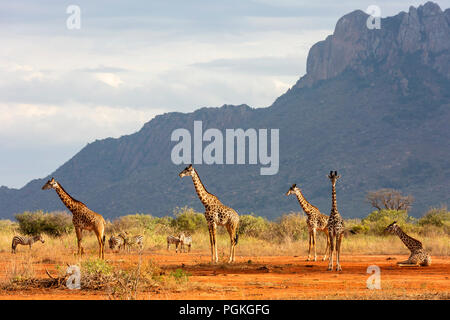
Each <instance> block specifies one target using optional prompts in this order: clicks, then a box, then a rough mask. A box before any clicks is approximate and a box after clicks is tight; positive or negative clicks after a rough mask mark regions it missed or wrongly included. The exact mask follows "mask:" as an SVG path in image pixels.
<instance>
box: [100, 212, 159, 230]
mask: <svg viewBox="0 0 450 320" xmlns="http://www.w3.org/2000/svg"><path fill="white" fill-rule="evenodd" d="M155 225H156V219H155V218H154V217H152V216H151V215H149V214H139V213H137V214H131V215H126V216H122V217H119V218H117V219H115V220H114V221H113V222H112V223H111V225H110V226H109V227H108V229H107V232H108V233H109V232H110V233H118V232H121V231H125V230H131V229H135V230H140V231H143V230H148V231H153V230H154V228H155Z"/></svg>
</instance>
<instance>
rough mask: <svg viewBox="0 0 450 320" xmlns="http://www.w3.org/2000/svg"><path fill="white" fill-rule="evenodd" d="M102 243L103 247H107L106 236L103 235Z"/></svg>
mask: <svg viewBox="0 0 450 320" xmlns="http://www.w3.org/2000/svg"><path fill="white" fill-rule="evenodd" d="M102 242H103V245H105V243H106V236H105V235H103V238H102Z"/></svg>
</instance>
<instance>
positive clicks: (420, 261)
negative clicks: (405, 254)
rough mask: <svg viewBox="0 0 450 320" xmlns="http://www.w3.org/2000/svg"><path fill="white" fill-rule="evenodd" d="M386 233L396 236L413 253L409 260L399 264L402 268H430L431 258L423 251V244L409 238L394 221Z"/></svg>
mask: <svg viewBox="0 0 450 320" xmlns="http://www.w3.org/2000/svg"><path fill="white" fill-rule="evenodd" d="M384 231H385V232H390V233H393V234H396V235H397V236H398V237H399V238H400V240H402V241H403V243H404V244H405V246H406V247H407V248H408V249H409V251H411V255H410V256H409V258H408V260H406V261H401V262H397V264H398V265H399V266H401V267H403V266H405V267H406V266H430V265H431V256H430V254H429V253H428V252H427V251H425V250H424V249H423V246H422V242H420V241H419V240H416V239H414V238H412V237H410V236H408V235H407V234H406V233H405V232H404V231H403V230H402V229H401V228H400V227H399V226H398V225H397V222H396V221H394V222H393V223H391V224H390V225H388V226H387V227H386V229H384Z"/></svg>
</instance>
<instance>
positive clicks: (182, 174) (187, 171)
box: [179, 164, 194, 178]
mask: <svg viewBox="0 0 450 320" xmlns="http://www.w3.org/2000/svg"><path fill="white" fill-rule="evenodd" d="M193 173H194V167H193V166H192V164H190V165H189V166H188V167H186V168H185V169H184V170H183V171H181V172H180V174H179V176H180V178H183V177H186V176H192V174H193Z"/></svg>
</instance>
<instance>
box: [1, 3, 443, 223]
mask: <svg viewBox="0 0 450 320" xmlns="http://www.w3.org/2000/svg"><path fill="white" fill-rule="evenodd" d="M367 17H368V15H366V14H365V13H364V12H362V11H354V12H352V13H349V14H347V15H344V16H343V17H342V18H341V19H339V20H338V22H337V24H336V28H335V32H334V33H333V35H330V36H328V37H327V38H326V39H325V40H323V41H320V42H318V43H317V44H316V45H314V46H312V48H311V50H310V53H309V54H308V62H307V73H306V74H305V75H304V76H303V77H301V78H300V79H299V80H298V81H297V83H296V84H295V85H294V86H293V87H292V88H290V89H289V90H288V91H287V92H286V93H285V94H283V95H282V96H280V97H278V98H277V99H276V100H275V101H274V103H273V104H272V105H271V106H269V107H267V108H258V109H255V108H251V107H249V106H248V105H245V104H243V105H239V106H232V105H223V106H221V107H212V108H211V107H204V108H200V109H197V110H195V111H194V112H190V113H181V112H171V113H165V114H162V115H158V116H156V117H155V118H153V119H152V120H150V121H149V122H147V123H146V124H144V126H143V127H142V128H141V129H140V130H139V131H138V132H135V133H133V134H130V135H125V136H122V137H120V138H117V139H114V138H107V139H103V140H96V141H95V142H92V143H89V144H88V145H86V147H85V148H83V149H82V150H81V151H80V152H78V153H77V154H76V155H75V156H74V157H73V158H71V159H70V160H69V161H67V162H66V163H65V164H63V165H62V166H61V167H59V168H58V169H57V170H56V171H55V172H53V173H52V174H51V175H49V176H48V177H45V178H44V179H34V180H32V181H30V182H29V183H28V184H27V185H25V186H24V187H23V188H21V189H9V188H5V187H1V188H0V203H1V206H0V217H3V218H5V217H6V218H10V217H11V216H12V215H13V214H14V213H19V212H22V211H24V210H37V209H44V210H57V209H64V207H63V205H62V203H61V202H60V200H59V199H58V197H57V196H56V195H55V194H53V192H44V191H42V190H40V188H41V186H42V185H43V184H44V183H45V180H46V179H48V178H49V177H50V176H54V177H55V178H56V179H57V180H58V181H60V182H61V184H62V185H63V186H64V187H65V189H66V190H67V191H68V192H69V193H70V194H71V195H73V196H74V197H75V198H77V199H80V200H81V201H83V202H84V203H86V204H87V205H88V206H89V207H90V208H91V209H93V210H95V211H97V212H99V213H102V214H104V215H105V217H108V218H111V217H115V216H119V215H124V214H133V213H137V212H143V213H150V214H154V215H157V216H161V215H167V214H170V213H171V212H172V210H173V209H174V208H175V207H177V206H185V205H188V206H192V207H194V208H195V209H197V210H202V205H201V203H200V201H199V200H198V198H197V196H196V194H195V191H194V189H193V186H192V182H191V181H188V179H184V180H180V179H179V178H178V172H179V171H181V170H182V169H183V168H184V166H182V165H180V166H175V165H174V164H172V163H171V161H170V152H171V149H172V148H173V146H174V144H175V143H173V142H171V141H170V134H171V132H172V131H173V130H175V129H177V128H186V129H188V130H189V131H190V132H193V130H192V129H193V122H194V120H201V121H202V122H203V128H204V130H206V129H207V128H217V129H219V130H221V131H222V132H223V131H224V130H225V129H227V128H243V129H248V128H257V129H258V128H279V129H280V171H279V173H278V174H277V175H275V176H260V175H259V168H260V165H256V166H254V165H253V166H252V165H231V166H226V165H212V166H208V165H198V166H197V165H194V166H195V167H196V168H197V170H198V172H199V174H200V177H201V178H202V181H203V182H204V183H205V185H206V186H207V188H208V190H209V191H210V192H212V193H214V194H216V195H217V196H218V197H219V199H220V200H221V201H223V202H224V203H225V204H227V205H230V206H231V207H233V208H234V209H236V210H237V211H238V212H239V213H240V214H246V213H250V212H254V213H256V214H259V215H263V216H266V217H269V218H276V217H277V216H279V215H280V214H281V213H285V212H289V211H299V210H300V209H299V208H298V204H297V203H296V201H294V200H293V199H289V198H286V197H285V196H284V193H285V192H286V191H287V189H288V188H289V186H290V185H292V184H293V183H297V184H298V185H299V186H300V187H301V188H302V189H303V193H304V194H305V197H306V198H307V199H308V201H310V202H311V203H313V204H314V205H316V206H317V207H319V209H320V210H321V211H322V213H325V214H329V208H330V207H331V199H330V188H331V187H330V185H329V181H328V179H327V178H326V177H325V175H326V173H327V172H329V170H338V171H339V172H341V173H342V178H341V180H340V181H339V182H338V185H337V195H338V207H339V210H340V211H342V215H343V216H344V217H345V218H349V217H362V216H364V215H366V214H367V212H368V211H370V206H369V205H368V204H367V203H365V202H364V195H365V192H367V191H369V190H374V189H378V188H384V187H392V188H396V189H400V190H402V191H403V192H404V193H407V194H412V195H413V196H414V197H415V198H416V202H415V203H414V204H413V211H412V213H413V214H414V215H415V216H418V215H420V214H422V213H423V212H424V210H426V209H427V208H428V207H429V206H438V205H440V204H448V203H449V200H450V199H449V195H448V192H445V190H449V189H450V184H449V182H448V181H449V178H450V161H449V160H448V159H450V150H448V148H445V147H444V148H442V146H443V145H444V146H445V145H446V141H448V138H449V137H450V129H449V128H448V123H449V122H450V112H449V110H450V108H449V107H450V96H449V92H450V80H449V74H450V72H448V73H447V70H450V69H449V66H450V62H449V61H450V58H449V57H450V53H449V48H450V39H449V38H448V37H449V36H450V33H447V34H446V30H450V29H449V25H450V9H447V10H445V11H442V10H441V9H440V8H439V6H437V5H436V4H434V3H431V2H427V3H426V4H425V5H423V6H419V7H418V8H414V7H410V9H409V12H408V13H406V12H401V13H399V14H398V15H396V16H394V17H388V18H383V19H381V30H369V29H367V28H366V27H365V25H366V20H367ZM405 25H408V26H411V25H413V26H415V27H414V28H412V29H414V30H419V33H420V35H421V36H420V38H419V37H417V33H414V32H413V31H411V32H409V31H408V32H404V31H401V30H404V29H403V27H402V26H405ZM417 26H418V27H417ZM383 28H385V29H386V30H383ZM346 30H347V31H346ZM386 35H388V36H386ZM400 35H401V37H400V40H399V36H400ZM431 35H432V36H431ZM377 39H378V40H377ZM327 41H328V42H327ZM320 43H321V44H320ZM374 43H375V44H376V45H373V44H374ZM318 44H319V45H318ZM348 47H350V49H348ZM324 48H328V49H324ZM348 50H350V51H348ZM348 52H349V53H348ZM342 56H345V57H351V59H344V60H343V59H342ZM342 61H344V62H345V63H341V64H339V63H338V62H342ZM343 66H345V67H344V68H343ZM411 66H413V68H411Z"/></svg>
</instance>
